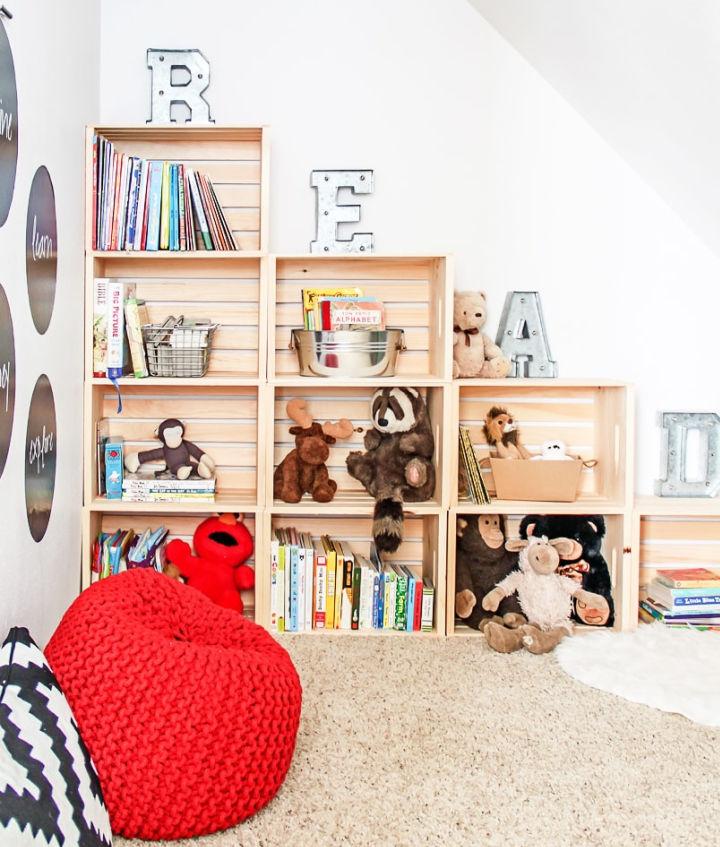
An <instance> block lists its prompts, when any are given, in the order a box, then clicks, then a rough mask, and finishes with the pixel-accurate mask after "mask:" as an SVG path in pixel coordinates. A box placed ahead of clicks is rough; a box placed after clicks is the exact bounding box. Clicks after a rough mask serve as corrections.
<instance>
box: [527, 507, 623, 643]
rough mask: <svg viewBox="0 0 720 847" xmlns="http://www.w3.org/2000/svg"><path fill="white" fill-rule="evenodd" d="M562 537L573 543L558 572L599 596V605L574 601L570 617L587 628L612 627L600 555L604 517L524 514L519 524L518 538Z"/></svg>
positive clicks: (607, 574)
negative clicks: (600, 600) (587, 604)
mask: <svg viewBox="0 0 720 847" xmlns="http://www.w3.org/2000/svg"><path fill="white" fill-rule="evenodd" d="M533 535H535V536H540V537H542V536H543V535H544V536H547V537H548V538H555V537H563V538H569V539H571V540H572V541H573V542H574V546H573V547H572V549H570V550H567V551H566V553H565V555H563V556H562V557H561V562H560V566H559V572H560V573H561V574H564V575H565V576H569V577H570V578H571V579H574V580H575V581H576V582H577V583H579V584H580V585H582V587H583V588H584V589H585V590H586V591H590V592H592V593H593V594H596V595H600V597H601V598H602V602H601V603H599V604H597V605H596V606H586V605H584V604H583V603H578V602H575V607H574V610H573V617H574V619H575V620H576V621H577V622H578V623H583V624H586V625H587V626H612V625H613V624H614V622H615V606H614V603H613V597H612V583H611V580H610V569H609V568H608V564H607V562H606V561H605V557H604V556H603V554H602V540H603V537H604V535H605V518H603V516H602V515H527V516H526V517H524V518H523V519H522V521H521V522H520V537H521V538H529V537H530V536H533Z"/></svg>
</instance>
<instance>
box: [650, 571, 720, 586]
mask: <svg viewBox="0 0 720 847" xmlns="http://www.w3.org/2000/svg"><path fill="white" fill-rule="evenodd" d="M655 579H656V580H657V581H658V582H659V583H660V584H662V585H667V586H668V588H718V587H720V571H714V570H709V569H708V568H675V569H669V570H658V571H656V572H655Z"/></svg>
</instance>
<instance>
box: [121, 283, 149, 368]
mask: <svg viewBox="0 0 720 847" xmlns="http://www.w3.org/2000/svg"><path fill="white" fill-rule="evenodd" d="M125 320H126V322H127V337H128V343H129V345H130V361H131V362H132V367H133V375H134V376H135V378H136V379H144V378H145V377H146V376H147V375H148V370H147V363H146V361H145V346H144V344H143V336H142V329H141V327H140V310H139V307H138V301H137V300H136V299H135V298H134V297H129V298H128V300H127V302H126V304H125Z"/></svg>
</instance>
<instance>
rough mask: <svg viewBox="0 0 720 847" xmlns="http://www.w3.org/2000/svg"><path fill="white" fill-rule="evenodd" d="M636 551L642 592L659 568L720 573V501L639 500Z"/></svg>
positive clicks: (634, 531)
mask: <svg viewBox="0 0 720 847" xmlns="http://www.w3.org/2000/svg"><path fill="white" fill-rule="evenodd" d="M633 551H634V555H635V559H636V570H637V574H638V578H637V581H636V585H635V589H636V590H635V597H634V608H635V610H636V614H637V602H638V589H640V590H641V589H643V588H644V587H646V586H647V585H648V584H649V583H650V582H651V581H652V579H653V577H654V576H655V572H656V570H658V569H659V568H671V569H677V568H710V569H713V570H720V500H718V498H709V497H639V498H638V499H637V501H636V505H635V516H634V528H633Z"/></svg>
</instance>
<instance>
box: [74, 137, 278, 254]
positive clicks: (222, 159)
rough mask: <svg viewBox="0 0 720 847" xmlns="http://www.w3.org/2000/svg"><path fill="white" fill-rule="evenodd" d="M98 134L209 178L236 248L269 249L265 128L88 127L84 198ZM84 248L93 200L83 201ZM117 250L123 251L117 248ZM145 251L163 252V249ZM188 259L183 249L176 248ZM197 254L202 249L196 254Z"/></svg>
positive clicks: (89, 234) (88, 244)
mask: <svg viewBox="0 0 720 847" xmlns="http://www.w3.org/2000/svg"><path fill="white" fill-rule="evenodd" d="M94 135H102V136H104V137H105V138H107V139H108V140H109V141H111V142H112V143H113V144H114V145H115V148H116V149H117V150H118V151H119V152H121V153H127V154H129V155H131V156H141V157H143V158H146V159H161V160H166V161H170V162H178V163H182V164H184V165H186V166H188V167H191V168H193V169H195V170H199V171H201V172H202V173H204V174H206V175H207V176H209V177H210V179H211V180H212V183H213V185H214V187H215V190H216V192H217V195H218V200H219V201H220V205H221V206H222V207H223V209H224V211H225V214H226V217H227V220H228V223H229V224H230V228H231V229H232V231H233V235H234V237H235V242H236V244H237V246H238V250H239V251H242V252H243V253H247V252H253V251H254V252H258V253H259V252H263V253H266V252H267V250H268V245H269V240H268V217H267V204H268V188H269V182H268V180H269V172H268V168H269V161H270V157H269V145H268V140H267V135H268V130H267V127H215V126H207V127H200V126H182V125H178V126H166V127H157V126H126V127H106V126H98V127H91V128H88V130H87V139H86V157H87V158H86V173H87V175H88V179H87V191H88V195H87V196H88V197H91V196H92V195H91V193H90V192H92V152H93V151H92V139H93V136H94ZM86 214H87V216H88V219H86V227H85V232H86V239H87V240H86V243H85V249H86V250H87V251H91V250H92V204H91V203H88V204H87V205H86ZM118 255H125V254H124V253H120V254H118ZM149 255H166V253H165V251H163V252H161V253H159V254H158V253H156V254H149ZM175 255H180V256H182V257H183V258H187V256H188V255H191V254H188V253H179V254H175ZM197 255H199V256H202V255H203V253H202V252H200V253H199V254H197Z"/></svg>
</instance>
